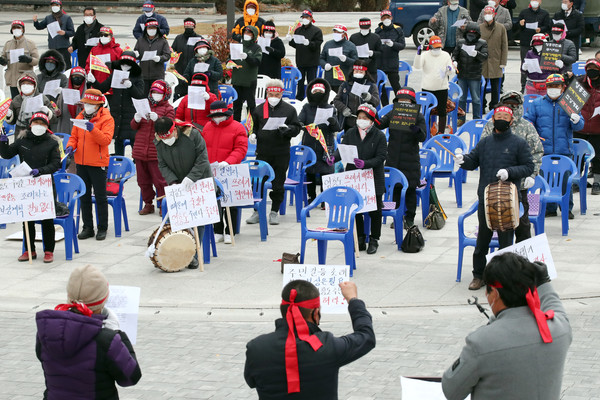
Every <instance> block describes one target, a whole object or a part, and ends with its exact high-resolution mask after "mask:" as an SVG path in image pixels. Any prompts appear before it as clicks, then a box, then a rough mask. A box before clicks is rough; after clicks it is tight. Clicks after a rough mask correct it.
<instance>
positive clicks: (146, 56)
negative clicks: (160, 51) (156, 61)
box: [140, 50, 156, 61]
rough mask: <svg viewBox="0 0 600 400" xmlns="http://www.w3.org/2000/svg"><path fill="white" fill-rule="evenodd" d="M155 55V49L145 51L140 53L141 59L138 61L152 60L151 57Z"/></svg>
mask: <svg viewBox="0 0 600 400" xmlns="http://www.w3.org/2000/svg"><path fill="white" fill-rule="evenodd" d="M155 56H156V50H149V51H145V52H144V55H142V59H141V60H140V61H152V59H153V58H154V57H155Z"/></svg>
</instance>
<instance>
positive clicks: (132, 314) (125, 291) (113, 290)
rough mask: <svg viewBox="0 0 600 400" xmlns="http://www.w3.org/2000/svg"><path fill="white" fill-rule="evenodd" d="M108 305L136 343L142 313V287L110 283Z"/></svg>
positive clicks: (131, 339)
mask: <svg viewBox="0 0 600 400" xmlns="http://www.w3.org/2000/svg"><path fill="white" fill-rule="evenodd" d="M106 306H107V307H108V308H110V309H111V311H113V312H114V313H115V314H116V315H117V319H118V320H119V328H120V329H121V330H122V331H123V332H125V333H126V334H127V337H128V338H129V340H130V341H131V344H135V343H136V339H137V325H138V315H139V313H140V288H139V287H135V286H115V285H110V295H109V296H108V300H107V301H106Z"/></svg>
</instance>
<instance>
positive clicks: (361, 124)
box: [356, 119, 371, 130]
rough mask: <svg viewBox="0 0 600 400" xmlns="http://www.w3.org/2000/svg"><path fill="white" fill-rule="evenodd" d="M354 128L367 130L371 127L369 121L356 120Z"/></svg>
mask: <svg viewBox="0 0 600 400" xmlns="http://www.w3.org/2000/svg"><path fill="white" fill-rule="evenodd" d="M356 126H358V127H359V128H360V129H363V130H364V129H367V128H368V127H369V126H371V121H370V120H368V119H357V120H356Z"/></svg>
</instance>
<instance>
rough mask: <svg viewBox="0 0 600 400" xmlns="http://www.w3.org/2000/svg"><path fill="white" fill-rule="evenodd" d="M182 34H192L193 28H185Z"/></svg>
mask: <svg viewBox="0 0 600 400" xmlns="http://www.w3.org/2000/svg"><path fill="white" fill-rule="evenodd" d="M183 34H184V35H185V36H192V35H193V34H194V28H185V31H184V32H183Z"/></svg>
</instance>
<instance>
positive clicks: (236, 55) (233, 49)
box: [229, 43, 244, 60]
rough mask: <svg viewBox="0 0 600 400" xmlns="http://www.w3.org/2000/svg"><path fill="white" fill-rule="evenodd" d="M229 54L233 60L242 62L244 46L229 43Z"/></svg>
mask: <svg viewBox="0 0 600 400" xmlns="http://www.w3.org/2000/svg"><path fill="white" fill-rule="evenodd" d="M229 52H230V53H231V59H232V60H241V59H242V53H243V52H244V45H243V44H241V43H229Z"/></svg>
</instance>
